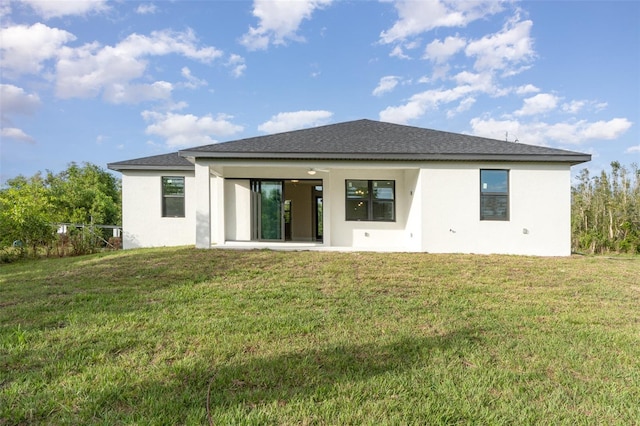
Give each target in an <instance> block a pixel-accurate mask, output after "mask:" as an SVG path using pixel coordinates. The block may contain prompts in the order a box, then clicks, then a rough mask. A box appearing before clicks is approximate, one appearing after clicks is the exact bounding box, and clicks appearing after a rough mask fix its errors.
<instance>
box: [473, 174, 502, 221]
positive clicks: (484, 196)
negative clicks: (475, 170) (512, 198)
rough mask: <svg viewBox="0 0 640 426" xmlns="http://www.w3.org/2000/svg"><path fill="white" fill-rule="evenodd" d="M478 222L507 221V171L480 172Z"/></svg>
mask: <svg viewBox="0 0 640 426" xmlns="http://www.w3.org/2000/svg"><path fill="white" fill-rule="evenodd" d="M480 220H509V171H508V170H480Z"/></svg>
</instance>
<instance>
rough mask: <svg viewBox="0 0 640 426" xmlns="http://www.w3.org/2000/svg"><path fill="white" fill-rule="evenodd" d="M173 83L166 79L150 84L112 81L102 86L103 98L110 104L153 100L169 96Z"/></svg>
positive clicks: (166, 98) (168, 97)
mask: <svg viewBox="0 0 640 426" xmlns="http://www.w3.org/2000/svg"><path fill="white" fill-rule="evenodd" d="M172 90H173V85H172V84H171V83H169V82H166V81H156V82H154V83H152V84H121V83H113V84H110V85H108V86H106V87H105V88H104V92H103V94H102V96H103V97H104V100H105V101H107V102H110V103H112V104H136V103H140V102H145V101H155V100H161V99H165V100H168V99H170V98H171V91H172Z"/></svg>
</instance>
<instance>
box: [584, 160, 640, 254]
mask: <svg viewBox="0 0 640 426" xmlns="http://www.w3.org/2000/svg"><path fill="white" fill-rule="evenodd" d="M572 235H573V241H572V243H573V248H574V250H577V251H584V252H588V253H604V252H609V251H613V252H625V253H640V170H639V169H638V166H637V165H636V164H632V165H631V171H629V170H628V169H626V168H625V167H624V166H622V165H620V163H619V162H617V161H614V162H612V163H611V173H610V174H608V173H607V172H606V171H604V170H603V171H602V172H601V173H600V175H599V176H593V177H591V176H590V175H589V171H588V170H587V169H583V170H582V171H581V172H580V174H579V175H578V183H577V185H575V186H574V187H573V188H572Z"/></svg>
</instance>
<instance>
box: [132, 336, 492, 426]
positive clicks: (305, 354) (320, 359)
mask: <svg viewBox="0 0 640 426" xmlns="http://www.w3.org/2000/svg"><path fill="white" fill-rule="evenodd" d="M479 335H480V333H479V331H478V330H474V329H463V330H459V331H455V332H452V333H449V334H446V335H441V336H431V337H416V338H413V337H407V338H401V339H396V340H392V341H390V342H389V343H386V344H377V343H370V344H362V345H339V346H330V347H326V348H319V349H317V350H305V351H300V352H293V353H287V354H283V355H278V356H272V357H260V356H259V355H258V356H256V355H253V354H247V356H246V358H245V359H244V360H242V357H235V358H234V359H239V360H240V361H232V362H229V363H227V364H224V365H211V366H205V365H196V366H192V367H191V368H190V367H188V366H181V367H177V366H173V370H172V373H171V374H169V375H168V376H167V380H166V381H163V382H158V381H151V382H146V383H142V384H141V389H140V391H141V392H142V393H143V394H144V393H146V394H147V395H148V396H149V395H155V397H156V398H159V400H158V401H157V403H158V407H162V408H161V410H162V411H164V412H154V413H151V412H149V413H147V414H148V415H149V416H150V417H152V418H158V419H160V418H163V417H164V418H165V420H166V418H167V417H166V416H175V417H174V418H172V419H171V420H172V421H175V422H180V423H182V422H185V421H186V419H188V418H190V417H192V416H193V415H194V414H195V413H199V414H198V415H199V416H200V421H205V419H202V417H201V416H203V415H205V413H206V412H205V410H204V409H205V407H206V401H207V394H208V396H209V398H210V401H209V405H210V413H211V416H212V418H213V419H214V420H215V419H218V420H221V419H226V420H227V421H228V420H229V419H236V420H238V419H240V418H243V417H244V416H248V415H252V414H255V412H254V411H255V410H256V409H257V408H259V407H269V406H270V407H271V408H272V409H273V407H274V406H276V407H283V406H285V405H287V404H289V403H290V402H297V403H302V404H306V403H312V404H316V403H318V402H320V401H323V400H327V399H331V398H333V397H334V396H335V395H336V393H341V394H342V397H343V398H346V400H347V401H349V400H351V402H346V403H347V404H356V405H357V402H355V401H357V400H358V398H360V397H361V395H350V394H349V392H351V391H355V392H357V390H356V389H358V387H357V386H355V387H354V386H352V385H354V384H357V383H359V382H363V381H368V380H370V379H371V378H373V377H375V376H379V375H385V374H389V375H395V374H402V373H404V372H407V371H410V370H411V369H414V368H420V367H421V366H424V365H427V364H428V363H429V359H430V356H431V354H432V353H433V352H434V351H438V352H442V351H444V352H449V353H451V354H452V356H453V357H455V356H456V354H457V356H460V359H461V363H462V362H463V361H462V357H463V354H465V353H468V351H470V350H471V349H472V348H473V347H477V345H480V344H482V342H481V338H480V337H479ZM396 379H397V378H396ZM390 382H392V383H393V382H395V383H396V385H395V386H402V385H401V383H402V380H395V379H393V378H391V379H390ZM371 386H372V387H373V388H371V389H370V392H371V394H373V395H376V396H380V397H381V398H382V397H383V394H384V393H385V392H386V391H388V389H382V388H381V389H376V388H375V386H377V385H376V384H372V385H371ZM392 386H393V385H392ZM425 386H428V385H427V384H425ZM396 391H398V392H403V391H404V390H403V389H396ZM139 397H140V398H143V399H146V397H145V396H143V395H140V396H139ZM311 401H313V402H311ZM276 409H278V408H276ZM311 411H313V408H312V409H311ZM170 413H171V414H170ZM266 413H268V411H267V412H266ZM257 416H258V417H260V416H262V420H265V421H268V420H269V419H268V418H264V416H268V414H265V412H263V413H261V414H258V415H257ZM271 420H273V419H271ZM216 424H221V423H219V422H216Z"/></svg>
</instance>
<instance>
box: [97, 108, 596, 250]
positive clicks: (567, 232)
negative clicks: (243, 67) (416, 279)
mask: <svg viewBox="0 0 640 426" xmlns="http://www.w3.org/2000/svg"><path fill="white" fill-rule="evenodd" d="M590 159H591V156H590V155H588V154H583V153H579V152H572V151H566V150H560V149H553V148H548V147H541V146H532V145H526V144H521V143H514V142H506V141H500V140H494V139H486V138H481V137H475V136H469V135H463V134H455V133H449V132H442V131H436V130H430V129H423V128H417V127H411V126H404V125H398V124H391V123H384V122H378V121H372V120H357V121H350V122H345V123H338V124H332V125H327V126H321V127H315V128H311V129H304V130H297V131H291V132H285V133H279V134H272V135H266V136H258V137H253V138H248V139H241V140H236V141H229V142H224V143H218V144H212V145H206V146H201V147H196V148H189V149H185V150H182V151H179V152H176V153H171V154H165V155H157V156H152V157H145V158H138V159H134V160H127V161H120V162H115V163H110V164H108V167H109V168H110V169H112V170H116V171H119V172H121V173H122V209H123V212H122V213H123V246H124V248H125V249H126V248H136V247H154V246H177V245H195V246H196V247H198V248H211V247H219V246H229V247H234V246H238V245H243V244H244V245H247V246H255V247H260V246H261V245H266V244H268V245H269V246H270V247H273V246H276V247H277V246H278V244H282V246H283V247H284V246H285V245H288V246H291V245H293V246H295V245H296V244H299V246H300V247H302V248H304V247H314V248H318V249H333V250H380V251H412V252H430V253H485V254H488V253H501V254H521V255H540V256H567V255H570V253H571V246H570V240H571V222H570V221H571V212H570V209H571V187H570V184H571V183H570V180H571V172H570V168H571V166H573V165H576V164H580V163H583V162H586V161H589V160H590Z"/></svg>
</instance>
